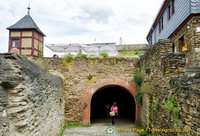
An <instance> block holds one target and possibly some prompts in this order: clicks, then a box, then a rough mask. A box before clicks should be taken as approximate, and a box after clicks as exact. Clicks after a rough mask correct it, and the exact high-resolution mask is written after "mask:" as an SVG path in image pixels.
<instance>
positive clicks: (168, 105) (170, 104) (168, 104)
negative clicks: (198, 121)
mask: <svg viewBox="0 0 200 136" xmlns="http://www.w3.org/2000/svg"><path fill="white" fill-rule="evenodd" d="M173 108H174V103H173V102H172V101H169V100H167V101H166V102H165V105H164V109H166V110H168V111H172V109H173Z"/></svg>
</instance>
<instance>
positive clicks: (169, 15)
mask: <svg viewBox="0 0 200 136" xmlns="http://www.w3.org/2000/svg"><path fill="white" fill-rule="evenodd" d="M170 9H171V8H170V5H169V6H168V20H170V17H171V14H170V13H171V12H170Z"/></svg>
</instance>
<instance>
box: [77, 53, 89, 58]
mask: <svg viewBox="0 0 200 136" xmlns="http://www.w3.org/2000/svg"><path fill="white" fill-rule="evenodd" d="M76 57H77V58H81V57H82V58H86V57H87V54H78V55H77V56H76Z"/></svg>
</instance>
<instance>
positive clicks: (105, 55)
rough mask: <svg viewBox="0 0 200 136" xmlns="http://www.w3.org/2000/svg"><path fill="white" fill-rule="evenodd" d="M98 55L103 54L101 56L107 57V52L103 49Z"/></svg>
mask: <svg viewBox="0 0 200 136" xmlns="http://www.w3.org/2000/svg"><path fill="white" fill-rule="evenodd" d="M100 56H103V57H108V53H107V52H105V51H103V52H101V53H100Z"/></svg>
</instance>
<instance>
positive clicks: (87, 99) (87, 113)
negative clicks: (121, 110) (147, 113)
mask: <svg viewBox="0 0 200 136" xmlns="http://www.w3.org/2000/svg"><path fill="white" fill-rule="evenodd" d="M106 87H119V88H121V89H122V90H123V89H125V91H126V92H129V94H130V95H131V96H132V97H133V100H134V102H135V114H134V115H135V122H136V123H137V122H138V111H139V105H138V104H137V103H136V101H135V95H136V94H137V91H136V88H135V86H134V85H133V84H130V83H129V82H127V81H125V80H122V79H118V78H112V79H104V80H100V81H98V82H97V83H96V84H94V85H93V86H92V87H91V88H90V90H88V91H87V92H86V93H85V94H83V116H82V123H83V124H90V123H91V120H90V119H91V104H92V98H93V96H95V93H96V92H101V91H102V90H101V89H105V88H106ZM99 90H101V91H99ZM130 95H129V96H130Z"/></svg>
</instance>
